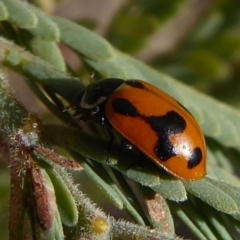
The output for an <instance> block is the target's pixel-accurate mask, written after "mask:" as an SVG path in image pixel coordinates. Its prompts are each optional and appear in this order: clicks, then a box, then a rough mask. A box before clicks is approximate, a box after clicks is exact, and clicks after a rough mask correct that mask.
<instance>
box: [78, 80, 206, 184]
mask: <svg viewBox="0 0 240 240" xmlns="http://www.w3.org/2000/svg"><path fill="white" fill-rule="evenodd" d="M76 104H77V105H76V109H78V110H77V112H78V113H81V115H80V117H79V119H82V120H89V119H95V120H97V121H100V122H101V124H102V125H104V124H106V122H108V123H110V125H111V126H112V127H113V128H114V129H115V130H116V131H117V132H118V133H119V134H120V135H122V136H123V137H124V138H125V139H126V140H127V141H129V142H130V144H132V145H134V146H135V147H136V148H137V149H139V150H140V151H141V152H142V153H144V154H145V155H146V156H148V157H149V158H150V159H151V160H152V161H153V162H154V163H155V164H156V165H157V166H159V167H161V168H163V169H165V170H166V171H167V172H168V173H170V174H172V175H174V176H175V177H178V178H181V179H186V180H198V179H201V178H203V177H204V176H205V174H206V146H205V140H204V136H203V134H202V131H201V129H200V127H199V125H198V124H197V122H196V120H195V119H194V117H193V116H192V115H191V114H190V113H189V112H188V110H186V109H185V108H184V107H183V106H182V105H181V104H180V103H179V102H177V101H176V100H175V99H174V98H172V97H170V96H169V95H168V94H166V93H165V92H163V91H161V90H160V89H158V88H156V87H154V86H153V85H151V84H149V83H147V82H144V81H142V80H135V79H130V80H126V81H125V80H123V79H117V78H108V79H103V80H100V81H97V82H94V83H92V84H89V85H88V86H87V87H86V89H85V90H84V91H83V92H82V93H81V94H80V95H79V97H78V100H77V103H76Z"/></svg>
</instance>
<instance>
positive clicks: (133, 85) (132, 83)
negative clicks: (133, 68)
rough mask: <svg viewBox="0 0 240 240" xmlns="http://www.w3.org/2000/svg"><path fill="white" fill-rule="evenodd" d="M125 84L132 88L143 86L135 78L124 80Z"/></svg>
mask: <svg viewBox="0 0 240 240" xmlns="http://www.w3.org/2000/svg"><path fill="white" fill-rule="evenodd" d="M125 84H126V85H129V86H131V87H134V88H142V89H143V88H145V87H144V85H143V84H142V83H141V82H139V81H137V80H128V81H125Z"/></svg>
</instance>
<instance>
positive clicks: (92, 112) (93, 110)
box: [91, 106, 99, 115]
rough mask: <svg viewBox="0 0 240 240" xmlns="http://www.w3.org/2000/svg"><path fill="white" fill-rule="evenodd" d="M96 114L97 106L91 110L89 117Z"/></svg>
mask: <svg viewBox="0 0 240 240" xmlns="http://www.w3.org/2000/svg"><path fill="white" fill-rule="evenodd" d="M98 112H99V106H96V107H94V108H93V109H92V110H91V115H96V114H97V113H98Z"/></svg>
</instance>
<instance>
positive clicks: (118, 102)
mask: <svg viewBox="0 0 240 240" xmlns="http://www.w3.org/2000/svg"><path fill="white" fill-rule="evenodd" d="M112 106H113V108H114V111H115V112H116V113H118V114H121V115H125V116H129V117H134V118H136V117H139V118H140V119H142V120H143V121H145V122H146V123H147V124H149V125H150V127H151V128H152V130H153V131H154V132H155V133H156V134H157V136H158V143H157V144H156V145H155V146H154V151H155V153H156V155H157V156H158V158H159V159H160V160H161V161H167V160H169V159H170V158H171V157H173V156H176V153H175V150H174V146H173V144H172V143H171V141H170V137H171V136H172V135H174V134H179V133H183V132H184V130H185V128H186V121H185V120H184V118H183V117H182V116H180V115H179V114H178V113H177V112H175V111H169V112H167V113H166V114H165V115H162V116H150V117H148V116H145V115H142V114H140V113H139V112H138V110H137V108H136V107H134V105H133V104H132V103H131V102H129V101H128V100H127V99H124V98H116V99H113V101H112ZM201 160H202V151H201V149H200V148H199V147H197V148H195V149H194V150H193V153H192V156H191V157H190V158H189V161H188V168H189V169H192V168H194V167H196V166H197V165H198V164H199V163H200V162H201Z"/></svg>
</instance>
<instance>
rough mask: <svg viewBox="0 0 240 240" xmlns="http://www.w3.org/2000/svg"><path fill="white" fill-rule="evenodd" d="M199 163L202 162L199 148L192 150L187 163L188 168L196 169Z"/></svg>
mask: <svg viewBox="0 0 240 240" xmlns="http://www.w3.org/2000/svg"><path fill="white" fill-rule="evenodd" d="M201 161H202V150H201V149H200V148H199V147H197V148H194V150H193V153H192V156H191V157H190V159H189V161H188V168H189V169H192V168H194V167H196V166H197V165H198V164H199V163H200V162H201Z"/></svg>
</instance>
